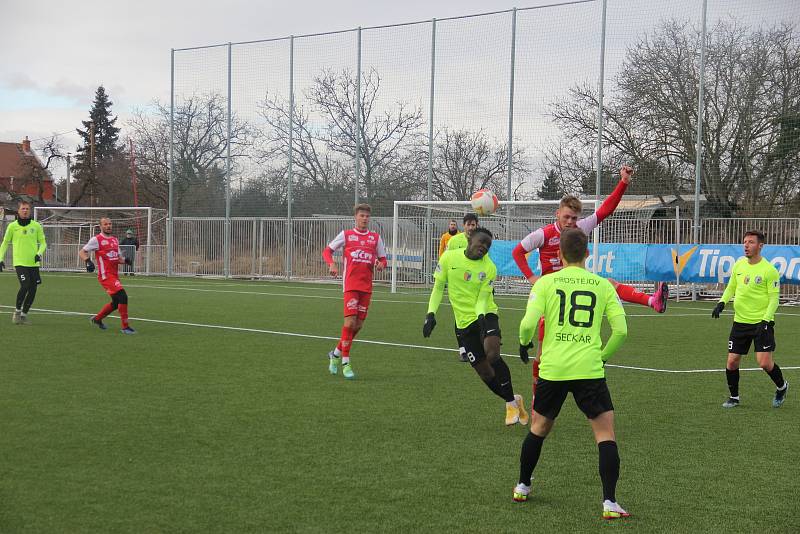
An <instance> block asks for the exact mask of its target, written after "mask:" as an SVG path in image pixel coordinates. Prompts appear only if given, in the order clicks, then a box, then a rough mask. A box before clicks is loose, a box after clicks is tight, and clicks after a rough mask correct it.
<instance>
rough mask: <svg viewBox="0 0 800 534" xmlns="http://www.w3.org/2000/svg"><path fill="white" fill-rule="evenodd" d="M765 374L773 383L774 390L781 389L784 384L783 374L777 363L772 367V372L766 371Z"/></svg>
mask: <svg viewBox="0 0 800 534" xmlns="http://www.w3.org/2000/svg"><path fill="white" fill-rule="evenodd" d="M767 374H768V375H769V377H770V378H771V379H772V381H773V382H775V387H776V388H778V389H780V388H782V387H783V384H784V383H785V382H784V381H783V373H782V372H781V368H780V367H778V364H777V363H776V364H773V365H772V371H767Z"/></svg>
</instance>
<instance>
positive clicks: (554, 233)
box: [512, 165, 669, 392]
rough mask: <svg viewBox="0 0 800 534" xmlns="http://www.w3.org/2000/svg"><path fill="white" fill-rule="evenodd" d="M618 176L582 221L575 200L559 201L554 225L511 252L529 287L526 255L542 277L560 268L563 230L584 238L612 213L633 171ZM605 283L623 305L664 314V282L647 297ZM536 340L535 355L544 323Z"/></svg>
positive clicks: (626, 169)
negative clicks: (535, 256)
mask: <svg viewBox="0 0 800 534" xmlns="http://www.w3.org/2000/svg"><path fill="white" fill-rule="evenodd" d="M619 174H620V178H621V179H620V181H619V183H618V184H617V187H615V188H614V191H612V193H611V195H609V196H608V198H606V199H605V200H604V201H603V203H602V204H601V205H600V207H599V208H598V209H597V211H595V212H594V213H592V214H591V215H589V216H588V217H586V218H583V219H579V218H578V217H579V216H580V214H581V211H582V209H583V205H582V204H581V201H580V200H579V199H578V198H577V197H574V196H572V195H568V196H566V197H564V198H562V199H561V202H560V203H559V206H558V210H556V221H555V222H554V223H551V224H548V225H547V226H543V227H541V228H539V229H538V230H535V231H533V232H531V233H530V234H528V235H527V236H525V238H524V239H523V240H522V241H521V242H520V243H519V244H518V245H517V246H516V247H515V248H514V251H513V252H512V255H513V257H514V261H515V262H516V264H517V267H519V270H520V271H522V274H524V275H525V278H527V279H528V281H529V282H530V283H531V284H534V283H536V280H538V279H539V276H536V275H534V274H533V271H532V270H531V268H530V267H529V266H528V260H527V258H526V255H527V254H528V253H529V252H531V251H532V250H536V249H538V250H539V263H540V265H541V268H542V276H545V275H547V274H550V273H553V272H556V271H559V270H560V269H561V268H562V267H563V264H562V262H561V258H560V257H559V255H558V246H559V243H560V236H561V231H562V230H563V229H565V228H579V229H580V230H582V231H583V232H584V233H585V234H586V235H590V234H591V233H592V230H594V229H595V228H596V227H597V226H599V225H600V223H602V222H603V221H604V220H605V219H606V218H607V217H609V216H610V215H611V214H612V213H614V210H615V209H616V208H617V206H618V205H619V202H620V200H621V199H622V195H623V194H624V193H625V190H626V189H627V188H628V184H629V183H630V181H631V176H633V168H631V167H629V166H627V165H625V166H623V167H622V168H621V169H620V171H619ZM609 282H611V284H612V285H613V286H614V289H615V290H616V292H617V295H618V296H619V298H620V299H622V300H624V301H626V302H633V303H636V304H641V305H643V306H648V307H650V308H653V309H654V310H655V311H657V312H658V313H664V312H665V311H667V298H668V296H669V287H668V286H667V284H666V283H665V282H659V284H658V287H657V288H656V292H655V295H648V294H647V293H642V292H640V291H636V289H635V288H634V287H633V286H630V285H627V284H620V283H619V282H617V281H616V280H613V279H609ZM538 339H539V353H540V354H541V345H542V340H543V339H544V319H542V320H541V321H540V322H539V333H538ZM539 363H540V362H539V358H538V356H537V358H535V359H534V361H533V391H534V392H535V391H536V381H537V378H538V377H539Z"/></svg>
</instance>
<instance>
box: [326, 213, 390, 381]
mask: <svg viewBox="0 0 800 534" xmlns="http://www.w3.org/2000/svg"><path fill="white" fill-rule="evenodd" d="M371 213H372V208H371V207H370V205H369V204H358V205H357V206H356V207H355V209H354V216H355V228H353V229H351V230H344V231H342V232H339V235H337V236H336V237H335V238H334V240H333V241H331V242H330V243H328V246H327V247H325V250H324V251H322V257H323V258H324V259H325V263H327V264H328V270H329V271H330V273H331V275H333V276H338V275H339V269H338V268H337V267H336V263H335V262H334V260H333V253H334V252H336V251H337V250H339V249H340V248H343V249H344V250H343V251H342V262H343V263H344V267H343V276H342V283H343V286H344V326H343V327H342V335H341V337H340V338H339V344H338V345H336V348H335V349H333V350H332V351H330V352H329V353H328V371H330V373H331V374H332V375H335V374H337V373H338V372H339V358H341V359H342V375H344V377H345V378H347V379H348V380H352V379H353V378H355V377H356V374H355V372H353V366H352V365H351V364H350V346H351V345H352V343H353V339H354V338H355V337H356V335H357V334H358V332H359V331H360V330H361V328H362V327H363V326H364V320H366V318H367V310H368V308H369V301H370V299H371V298H372V277H373V270H377V271H379V272H380V271H382V270H383V269H384V268H385V267H386V247H385V246H384V244H383V239H382V238H381V236H380V235H378V234H377V232H370V231H369V219H370V215H371Z"/></svg>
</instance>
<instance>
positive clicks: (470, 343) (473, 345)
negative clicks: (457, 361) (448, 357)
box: [456, 313, 500, 366]
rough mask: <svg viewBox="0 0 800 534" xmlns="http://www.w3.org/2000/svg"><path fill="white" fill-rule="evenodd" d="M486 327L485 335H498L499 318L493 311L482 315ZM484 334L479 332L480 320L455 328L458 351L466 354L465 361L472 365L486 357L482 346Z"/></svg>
mask: <svg viewBox="0 0 800 534" xmlns="http://www.w3.org/2000/svg"><path fill="white" fill-rule="evenodd" d="M484 326H485V327H486V337H491V336H497V337H500V318H499V317H498V316H497V315H496V314H494V313H488V314H486V316H485V317H484ZM483 338H484V335H483V334H482V332H481V324H480V321H473V322H472V323H470V324H469V326H467V327H466V328H456V341H457V342H458V352H459V353H461V354H466V356H467V361H469V363H470V365H472V366H474V365H475V364H476V363H478V362H480V361H482V360H485V359H486V351H485V350H484V348H483Z"/></svg>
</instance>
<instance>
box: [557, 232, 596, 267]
mask: <svg viewBox="0 0 800 534" xmlns="http://www.w3.org/2000/svg"><path fill="white" fill-rule="evenodd" d="M560 248H561V255H562V256H564V259H565V260H566V261H567V263H580V262H581V261H582V260H583V259H584V258H585V257H586V253H587V252H588V251H589V236H588V235H586V234H585V233H583V230H579V229H578V228H564V229H563V230H561V245H560Z"/></svg>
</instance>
